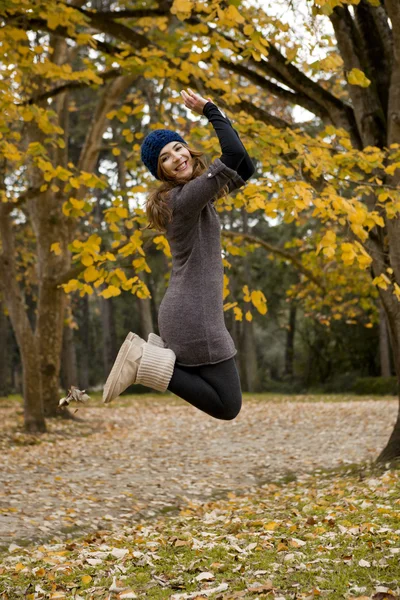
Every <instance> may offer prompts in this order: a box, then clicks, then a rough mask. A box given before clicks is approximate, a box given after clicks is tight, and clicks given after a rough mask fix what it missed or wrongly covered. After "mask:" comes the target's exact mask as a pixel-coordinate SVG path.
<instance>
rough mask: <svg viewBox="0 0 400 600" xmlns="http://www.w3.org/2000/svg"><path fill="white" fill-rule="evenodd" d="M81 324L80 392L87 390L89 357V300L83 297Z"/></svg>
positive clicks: (88, 383)
mask: <svg viewBox="0 0 400 600" xmlns="http://www.w3.org/2000/svg"><path fill="white" fill-rule="evenodd" d="M80 302H81V309H82V324H81V327H80V342H81V354H80V360H79V367H78V371H79V387H80V389H82V390H87V389H89V386H90V381H89V356H90V335H89V333H90V322H89V317H90V315H89V299H88V297H87V296H84V297H83V298H82V299H81V301H80Z"/></svg>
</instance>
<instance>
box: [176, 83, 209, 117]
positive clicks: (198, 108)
mask: <svg viewBox="0 0 400 600" xmlns="http://www.w3.org/2000/svg"><path fill="white" fill-rule="evenodd" d="M181 96H182V98H183V101H184V103H185V106H186V108H190V110H192V111H193V112H195V113H197V114H198V115H202V114H203V108H204V106H205V105H206V104H207V102H212V100H211V98H207V99H206V98H203V97H202V96H200V94H195V93H194V92H193V91H192V90H191V89H190V88H188V91H187V92H185V90H182V92H181Z"/></svg>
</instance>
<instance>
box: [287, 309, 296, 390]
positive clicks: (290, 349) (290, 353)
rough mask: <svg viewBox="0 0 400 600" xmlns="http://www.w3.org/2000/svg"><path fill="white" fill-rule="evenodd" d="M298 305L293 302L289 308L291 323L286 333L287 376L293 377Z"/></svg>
mask: <svg viewBox="0 0 400 600" xmlns="http://www.w3.org/2000/svg"><path fill="white" fill-rule="evenodd" d="M296 313H297V306H296V304H294V303H293V302H292V303H291V304H290V309H289V323H288V330H287V334H286V347H285V377H287V378H288V379H293V360H294V335H295V330H296Z"/></svg>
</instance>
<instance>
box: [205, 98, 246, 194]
mask: <svg viewBox="0 0 400 600" xmlns="http://www.w3.org/2000/svg"><path fill="white" fill-rule="evenodd" d="M203 114H204V115H205V116H206V117H207V119H208V120H209V121H210V123H211V124H212V126H213V127H214V129H215V133H216V134H217V136H218V140H219V143H220V145H221V151H222V155H221V157H220V160H221V161H222V162H223V163H224V164H225V165H226V166H227V167H229V168H230V169H234V170H235V171H236V172H237V173H238V175H240V177H241V178H242V179H243V180H244V181H247V180H248V179H250V177H251V176H252V175H253V174H254V172H255V169H254V165H253V162H252V160H251V158H250V156H249V155H248V153H247V150H246V148H245V147H244V146H243V144H242V142H241V140H240V137H239V134H238V132H237V131H236V130H235V129H233V127H232V123H231V122H230V120H229V119H228V117H226V116H225V115H224V114H223V113H222V112H221V111H220V110H219V108H218V107H217V106H216V105H215V104H213V103H212V102H207V103H206V104H205V105H204V108H203ZM231 191H232V190H231Z"/></svg>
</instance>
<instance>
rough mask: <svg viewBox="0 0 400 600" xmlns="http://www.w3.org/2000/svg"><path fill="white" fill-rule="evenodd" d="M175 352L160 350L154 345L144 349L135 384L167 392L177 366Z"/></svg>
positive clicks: (147, 345) (146, 346)
mask: <svg viewBox="0 0 400 600" xmlns="http://www.w3.org/2000/svg"><path fill="white" fill-rule="evenodd" d="M175 360H176V356H175V352H173V350H170V349H169V348H160V347H158V346H155V345H154V344H149V343H148V344H145V345H144V346H143V347H142V357H141V359H140V364H139V368H138V371H137V375H136V381H135V383H140V384H142V385H145V386H146V387H149V388H152V389H153V390H158V391H159V392H165V391H166V389H167V388H168V385H169V382H170V381H171V377H172V373H173V372H174V366H175Z"/></svg>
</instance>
